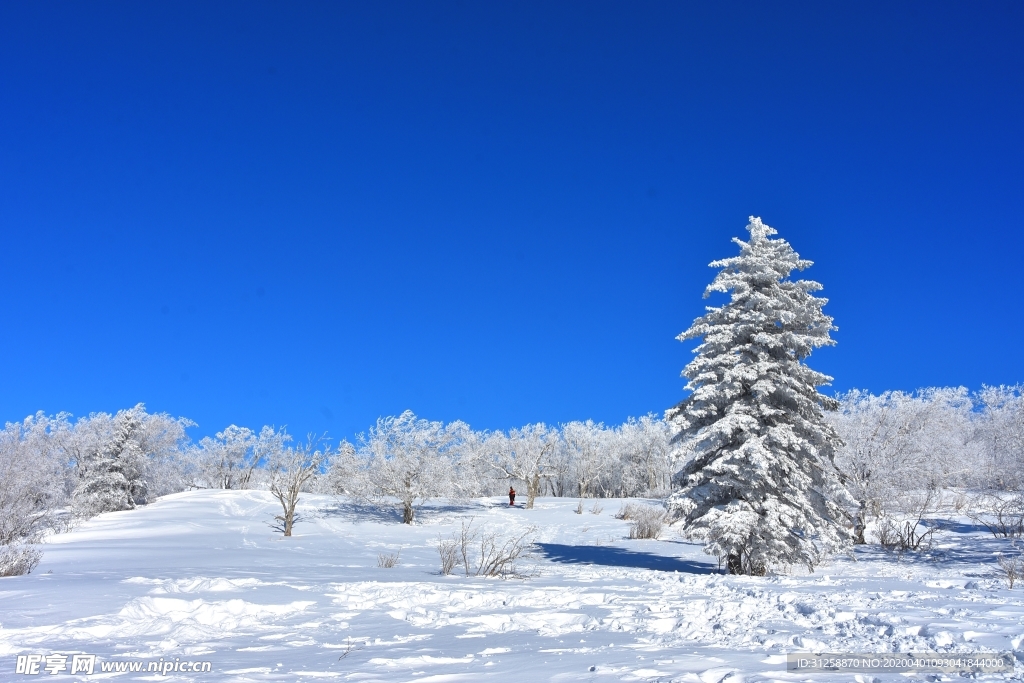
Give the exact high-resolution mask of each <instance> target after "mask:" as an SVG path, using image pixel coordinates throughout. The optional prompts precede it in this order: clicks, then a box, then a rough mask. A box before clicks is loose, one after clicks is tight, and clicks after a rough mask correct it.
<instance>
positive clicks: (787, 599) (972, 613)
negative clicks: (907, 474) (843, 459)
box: [0, 491, 1024, 683]
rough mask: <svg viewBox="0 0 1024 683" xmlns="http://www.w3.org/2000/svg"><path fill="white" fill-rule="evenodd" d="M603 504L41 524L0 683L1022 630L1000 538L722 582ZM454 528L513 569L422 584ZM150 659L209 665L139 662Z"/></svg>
mask: <svg viewBox="0 0 1024 683" xmlns="http://www.w3.org/2000/svg"><path fill="white" fill-rule="evenodd" d="M621 502H622V501H614V500H605V501H600V504H601V505H603V507H604V510H603V511H602V512H601V513H600V514H592V513H590V512H589V508H590V501H588V505H587V506H586V507H585V511H584V513H583V514H582V515H577V514H575V512H574V511H575V508H576V504H577V501H575V500H567V499H539V500H538V509H535V510H524V509H521V508H516V509H509V508H508V507H507V506H505V505H504V504H503V503H502V501H501V500H499V499H482V500H475V501H471V502H469V503H466V504H463V505H441V504H438V505H435V506H431V507H427V508H426V509H424V510H423V511H422V513H421V514H420V515H419V518H418V521H417V523H416V524H413V525H411V526H407V525H402V524H400V523H399V520H400V518H399V516H398V513H397V512H393V511H390V510H383V511H382V510H378V509H375V508H372V507H366V506H361V505H358V504H355V503H352V502H347V501H344V500H337V499H334V498H331V497H327V496H312V495H307V496H304V497H303V505H302V510H301V511H302V513H303V514H304V515H305V517H306V519H305V520H304V521H302V522H300V523H299V524H298V525H297V526H296V536H294V537H292V538H284V537H282V536H280V535H279V534H276V533H274V532H273V531H271V529H270V528H269V526H268V522H269V521H270V520H271V519H272V517H273V515H275V514H278V511H279V508H278V507H277V503H276V501H274V500H273V499H272V498H271V497H270V495H269V494H268V493H266V492H262V491H193V492H187V493H181V494H176V495H172V496H167V497H164V498H161V499H159V500H157V501H156V502H154V503H153V504H151V505H149V506H146V507H144V508H140V509H138V510H134V511H127V512H117V513H110V514H105V515H102V516H100V517H97V518H95V519H92V520H90V521H89V522H87V523H85V524H82V525H81V526H80V527H79V528H78V529H76V530H75V531H73V532H71V533H67V534H62V535H57V536H53V537H51V538H50V539H49V543H47V544H46V545H45V546H43V549H44V550H45V556H44V559H43V562H42V564H41V565H40V566H39V567H38V568H37V569H36V570H35V571H34V572H33V573H32V574H31V575H29V576H23V577H13V578H5V579H0V679H2V680H32V679H33V677H32V676H23V675H17V674H16V673H15V667H16V661H17V657H18V655H22V656H25V655H30V654H41V655H49V654H53V653H62V654H71V653H88V654H96V655H98V662H107V663H110V662H130V661H143V662H144V664H143V671H142V672H139V673H130V672H126V673H122V674H115V673H108V674H102V673H100V671H99V666H100V664H99V663H98V664H97V669H96V672H95V673H94V675H92V676H80V675H77V674H76V675H75V676H73V677H72V676H71V675H70V674H68V673H67V671H64V672H60V673H58V674H56V675H50V674H47V673H45V672H44V673H40V674H39V675H38V676H36V677H37V678H38V677H42V678H45V679H47V680H61V679H63V680H71V679H74V680H98V679H100V678H102V677H104V676H106V677H109V676H116V677H117V678H118V679H121V680H171V679H173V680H195V681H270V680H282V681H295V680H310V679H313V678H324V679H327V680H360V681H369V680H381V681H415V680H423V681H459V680H466V681H469V680H473V681H476V680H499V679H500V680H508V679H509V678H514V679H515V680H517V681H547V680H550V681H575V680H581V681H596V680H607V681H612V680H626V681H629V680H644V681H646V680H686V681H693V683H719V682H720V681H722V680H724V679H725V678H726V677H728V676H730V675H732V676H733V678H730V679H729V680H730V681H734V680H740V679H745V680H749V681H757V680H823V681H824V680H843V681H849V680H850V678H851V677H850V675H849V674H846V675H830V674H810V675H809V674H806V673H800V674H799V675H797V674H787V673H786V671H785V669H786V663H785V654H786V653H787V652H793V651H853V652H887V651H903V652H908V651H916V652H921V651H980V650H991V651H1006V650H1011V649H1017V648H1018V647H1020V646H1021V643H1022V640H1024V599H1022V598H1024V595H1022V593H1021V591H1020V589H1017V590H1013V591H1010V590H1008V589H1006V587H1005V584H1004V583H1003V582H1001V581H999V580H998V579H997V578H996V572H995V562H994V559H993V553H994V552H995V551H997V550H1005V549H1008V547H1009V546H1008V543H1007V542H1004V541H999V540H995V539H992V538H991V536H990V535H988V534H986V533H985V532H983V531H979V530H978V529H975V528H973V527H970V526H967V525H959V526H954V527H953V528H952V529H951V530H949V531H946V532H944V535H943V536H941V537H940V544H939V545H940V547H939V548H938V549H937V550H935V551H933V552H932V553H931V554H930V555H929V556H928V557H921V558H907V557H904V558H903V560H901V561H898V560H897V559H896V558H895V557H892V556H889V555H885V554H883V553H880V552H878V551H877V550H876V549H873V548H870V547H869V548H867V549H863V550H861V551H858V556H857V561H856V562H854V561H852V560H850V559H846V558H842V559H838V560H836V561H835V562H833V563H832V564H831V565H826V566H824V567H822V568H821V569H820V570H819V571H818V572H817V573H815V574H811V575H805V574H803V573H800V572H795V573H794V574H793V575H791V576H779V577H768V578H754V577H731V576H723V575H721V574H718V573H717V565H716V564H715V563H714V561H713V560H711V559H710V558H708V557H707V556H706V555H704V554H703V553H701V552H700V548H699V547H698V546H696V545H693V544H690V543H686V542H684V541H682V540H680V539H679V538H678V537H677V536H676V535H675V534H674V532H673V531H671V530H669V531H668V532H667V533H665V534H664V535H663V539H662V540H660V541H653V540H647V541H631V540H628V539H627V538H626V534H627V527H628V525H627V523H626V522H624V521H621V520H617V519H614V518H613V515H614V513H615V512H616V510H618V507H619V505H620V503H621ZM469 518H473V520H474V525H475V526H478V527H479V528H481V529H484V530H490V531H496V532H501V533H512V532H514V531H516V530H521V529H525V528H527V527H528V526H534V525H535V526H536V527H537V541H538V545H537V552H536V554H535V555H534V556H533V558H532V559H530V560H529V561H528V562H527V563H525V564H524V565H523V566H524V568H525V569H526V570H527V571H528V573H530V574H532V576H530V577H529V578H526V579H509V580H499V579H487V578H477V577H465V576H460V575H459V574H458V570H457V571H456V574H455V575H452V576H442V575H441V574H440V572H439V568H440V561H439V559H438V554H437V551H436V544H437V539H438V536H439V534H440V535H448V534H450V533H451V532H452V530H454V529H457V528H458V527H459V525H460V523H461V521H463V520H466V519H469ZM943 546H945V547H943ZM380 552H385V553H394V552H400V559H399V564H398V566H396V567H394V568H390V569H387V568H379V567H377V555H378V553H380ZM161 659H162V660H163V661H164V662H170V661H174V660H190V661H193V660H194V661H209V662H210V663H211V671H210V672H208V673H181V672H177V673H175V672H171V673H169V674H168V675H166V676H164V675H157V674H154V673H147V672H146V671H145V662H150V661H159V660H161ZM1020 671H1021V669H1020V666H1019V665H1018V673H1017V674H1015V676H1016V677H1019V676H1020V673H1019V672H1020ZM736 677H739V678H736ZM1007 677H1008V676H1007V675H999V676H993V678H1001V679H1003V678H1007Z"/></svg>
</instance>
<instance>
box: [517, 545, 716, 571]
mask: <svg viewBox="0 0 1024 683" xmlns="http://www.w3.org/2000/svg"><path fill="white" fill-rule="evenodd" d="M536 547H537V548H539V549H540V554H541V555H543V556H544V557H545V558H546V559H548V560H551V561H552V562H561V563H564V564H597V565H603V566H606V567H634V568H637V569H654V570H656V571H662V572H684V573H686V574H718V573H719V571H718V565H716V564H711V563H710V562H693V561H691V560H681V559H679V558H678V557H667V556H665V555H655V554H654V553H643V552H637V551H635V550H625V549H624V548H616V547H615V546H594V545H563V544H561V543H537V544H536Z"/></svg>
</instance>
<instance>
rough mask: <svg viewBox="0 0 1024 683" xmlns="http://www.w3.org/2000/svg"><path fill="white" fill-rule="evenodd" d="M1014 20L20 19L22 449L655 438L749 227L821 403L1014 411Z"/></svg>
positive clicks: (159, 7) (1023, 11) (621, 13)
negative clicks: (549, 435) (468, 434)
mask: <svg viewBox="0 0 1024 683" xmlns="http://www.w3.org/2000/svg"><path fill="white" fill-rule="evenodd" d="M1022 35H1024V3H1021V2H983V3H977V2H962V3H943V2H920V3H891V2H878V3H866V2H857V3H831V2H830V3H822V2H807V3H764V2H757V3H754V2H751V3H729V2H721V3H719V2H692V3H675V2H662V3H624V2H623V3H601V2H575V3H557V2H549V1H545V2H538V3H519V2H516V3H493V2H460V3H447V2H426V3H424V2H421V3H408V4H390V3H385V2H371V3H358V4H357V3H350V4H343V3H336V2H325V3H313V2H305V3H280V2H276V3H255V2H244V3H242V2H239V3H228V2H201V3H188V2H173V3H171V2H165V3H152V2H147V3H139V2H102V3H97V2H92V3H68V2H28V1H23V2H5V3H3V4H0V236H2V240H3V241H2V248H0V292H2V295H3V303H4V312H3V322H2V323H0V325H2V328H0V354H2V359H3V370H2V372H0V420H16V419H20V418H21V417H24V416H25V415H27V414H29V413H31V412H34V411H36V410H44V411H46V412H47V413H53V412H57V411H70V412H72V413H74V414H75V415H83V414H87V413H88V412H90V411H98V410H107V411H111V410H116V409H118V408H121V407H127V406H131V405H134V404H135V403H137V402H139V401H142V402H145V403H146V404H147V406H148V407H149V409H150V410H153V411H167V412H170V413H172V414H174V415H184V416H187V417H190V418H192V419H194V420H196V421H197V422H198V423H199V428H198V429H197V430H193V431H194V434H195V435H197V436H198V435H201V434H209V433H212V432H214V431H217V430H219V429H221V428H223V427H224V426H226V425H227V424H229V423H236V424H240V425H247V426H250V427H254V428H256V427H259V426H261V425H263V424H275V425H287V426H288V428H289V430H290V431H291V432H292V433H296V434H300V435H302V434H305V433H306V432H307V431H310V430H316V431H323V430H327V431H329V432H330V433H331V434H332V435H334V436H335V437H349V438H351V436H352V435H353V434H354V433H355V432H358V431H361V430H364V429H365V428H366V427H367V426H369V425H370V424H371V423H372V422H373V420H375V419H376V418H377V417H378V416H379V415H387V414H394V413H398V412H400V411H402V410H404V409H406V408H409V409H412V410H414V411H415V412H416V413H418V414H420V415H422V416H424V417H428V418H431V419H440V420H453V419H457V418H458V419H464V420H466V421H467V422H469V423H470V424H471V425H473V426H474V427H478V428H487V429H495V428H508V427H511V426H516V425H521V424H524V423H527V422H534V421H546V422H552V423H553V422H562V421H568V420H573V419H586V418H593V419H595V420H602V421H605V422H609V423H618V422H621V421H622V420H623V419H625V418H626V416H629V415H639V414H643V413H646V412H648V411H655V412H658V413H660V412H661V411H662V410H664V409H665V408H667V407H669V406H671V405H672V404H674V403H675V402H677V401H679V400H680V399H681V398H682V397H683V395H684V394H683V391H682V386H683V380H682V379H680V377H679V373H680V371H681V369H682V368H683V366H684V365H685V364H686V363H687V362H688V361H689V359H690V357H691V355H690V352H689V348H690V346H689V345H684V344H680V343H679V342H677V341H675V339H674V337H675V336H676V335H677V334H678V333H679V332H681V331H682V330H684V329H685V328H686V327H687V326H688V325H689V324H690V322H691V321H692V319H693V318H694V317H696V316H698V315H700V314H701V313H702V311H703V308H702V307H703V306H704V305H705V303H706V302H705V301H704V300H703V299H702V298H701V294H702V291H703V289H704V287H705V285H706V284H707V283H708V282H709V281H710V280H711V278H712V277H713V275H714V271H712V270H711V269H710V268H708V267H707V263H708V262H709V261H711V260H713V259H715V258H721V257H725V256H729V255H732V254H734V253H735V246H734V245H732V244H731V243H730V241H729V240H730V238H731V237H733V236H740V235H743V234H745V233H744V231H743V227H744V225H745V224H746V219H747V216H748V215H750V214H754V215H759V216H761V217H763V219H764V220H765V222H767V223H769V224H770V225H772V226H774V227H776V228H777V229H778V230H779V232H780V236H782V237H784V238H786V239H787V240H789V241H790V243H791V244H792V245H793V246H794V248H795V249H796V250H797V251H798V252H799V253H800V254H801V256H803V257H805V258H809V259H811V260H813V261H815V266H814V267H813V268H811V269H810V270H809V271H807V272H806V276H807V277H810V278H812V279H816V280H818V281H820V282H821V283H823V284H824V286H825V289H824V292H823V295H824V296H827V297H829V298H830V303H829V304H828V306H827V307H826V309H825V310H826V311H827V312H828V313H829V314H831V315H832V316H834V317H835V320H836V324H837V325H838V326H839V328H840V330H839V332H838V333H836V334H835V338H836V339H837V340H838V346H836V347H834V348H831V349H824V350H821V351H819V352H817V353H816V354H815V355H814V356H812V357H811V359H810V364H811V365H812V366H813V367H815V368H817V369H820V370H822V371H824V372H828V373H830V374H832V375H834V376H835V377H836V381H835V383H834V387H833V388H834V389H835V390H845V389H849V388H852V387H862V388H868V389H871V390H873V391H881V390H884V389H913V388H916V387H920V386H928V385H961V384H962V385H966V386H968V387H971V388H978V387H980V386H981V385H982V384H983V383H988V384H999V383H1017V382H1021V381H1024V359H1022V354H1021V349H1022V348H1024V342H1022V333H1024V323H1022V318H1024V316H1022V312H1024V306H1022V303H1021V286H1020V283H1021V276H1022V272H1024V269H1022V267H1021V254H1022V247H1024V240H1022V237H1021V211H1022V208H1024V207H1022V204H1024V202H1022V199H1024V162H1022V160H1024V40H1021V36H1022Z"/></svg>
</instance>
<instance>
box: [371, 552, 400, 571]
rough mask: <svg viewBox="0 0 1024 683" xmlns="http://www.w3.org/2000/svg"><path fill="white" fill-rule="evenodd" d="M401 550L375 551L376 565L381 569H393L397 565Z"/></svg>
mask: <svg viewBox="0 0 1024 683" xmlns="http://www.w3.org/2000/svg"><path fill="white" fill-rule="evenodd" d="M401 555H402V551H398V552H395V553H377V566H378V567H379V568H381V569H393V568H395V567H397V566H398V558H399V557H401Z"/></svg>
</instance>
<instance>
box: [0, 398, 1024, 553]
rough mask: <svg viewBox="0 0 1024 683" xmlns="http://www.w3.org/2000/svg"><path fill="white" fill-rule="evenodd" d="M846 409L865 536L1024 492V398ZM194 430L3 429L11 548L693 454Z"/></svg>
mask: <svg viewBox="0 0 1024 683" xmlns="http://www.w3.org/2000/svg"><path fill="white" fill-rule="evenodd" d="M837 400H838V403H837V406H838V408H837V410H835V411H831V412H828V413H826V419H827V420H828V422H829V423H830V424H831V425H832V426H833V427H834V428H835V430H836V432H837V433H838V434H839V437H840V439H841V441H842V445H841V446H840V447H839V448H838V449H837V451H836V456H835V461H836V466H837V468H838V471H839V472H840V475H841V476H842V479H843V482H844V483H845V485H846V487H847V489H848V490H849V492H850V493H851V494H852V495H853V497H854V499H855V500H856V508H855V509H853V510H852V511H851V515H852V519H855V520H857V521H858V523H859V529H860V532H862V530H863V528H864V523H865V522H866V521H867V520H868V518H869V517H877V516H879V515H883V514H885V511H886V510H887V509H892V508H893V506H895V505H897V504H898V501H900V500H901V498H903V497H905V495H904V494H905V493H906V492H907V491H909V490H926V489H942V488H952V487H958V488H967V489H971V490H977V491H1021V490H1024V457H1022V455H1024V398H1022V392H1021V387H1020V386H1002V387H985V388H983V389H982V390H981V391H977V392H973V393H971V392H968V391H967V390H966V389H964V388H962V387H961V388H930V389H922V390H919V391H916V392H901V391H887V392H884V393H882V394H878V395H876V394H871V393H869V392H866V391H851V392H848V393H845V394H842V395H839V396H838V397H837ZM193 426H195V424H194V423H193V422H192V421H190V420H188V419H187V418H182V417H178V418H175V417H172V416H170V415H168V414H166V413H149V412H147V411H146V409H145V407H144V406H143V405H141V404H140V405H137V406H135V407H133V408H129V409H125V410H121V411H118V412H117V413H114V414H110V413H94V414H91V415H88V416H86V417H82V418H79V419H77V420H75V419H72V416H70V415H68V414H64V413H62V414H58V415H55V416H46V415H44V414H43V413H37V414H35V415H32V416H29V417H27V418H25V419H24V420H22V421H21V422H9V423H7V424H6V427H5V428H4V429H3V430H2V431H0V545H8V544H11V543H15V542H18V541H20V540H25V539H36V538H38V537H39V535H40V534H41V533H43V532H45V531H47V530H50V529H54V528H61V527H62V526H66V525H67V524H68V523H69V522H70V521H72V520H73V519H75V518H88V517H91V516H93V515H96V514H99V513H102V512H109V511H115V510H127V509H131V508H134V507H136V506H138V505H145V504H146V503H147V502H149V501H151V500H152V499H154V498H156V497H158V496H162V495H165V494H168V493H174V492H178V491H185V490H188V489H199V488H213V489H266V490H270V489H271V488H273V487H275V486H277V487H280V486H281V485H282V484H281V482H282V481H284V478H285V477H286V475H287V474H288V472H289V471H295V470H301V469H302V468H303V463H305V468H306V470H308V472H307V475H306V478H305V479H304V480H303V481H302V485H301V489H302V491H305V492H320V493H345V494H350V495H354V496H358V497H362V498H366V499H394V500H397V501H399V505H400V507H401V508H402V512H403V517H404V518H405V521H412V519H413V518H414V514H415V508H416V507H417V506H418V505H419V504H421V503H422V502H423V501H426V500H430V499H435V498H452V499H457V498H468V497H477V496H486V495H496V494H500V493H503V492H504V491H505V490H506V489H507V487H508V486H510V485H511V486H514V487H516V488H517V489H518V490H519V493H520V497H521V498H522V499H524V501H525V504H526V506H527V507H530V506H532V504H533V501H534V500H535V499H536V498H537V497H539V496H556V497H575V498H606V497H647V498H664V497H665V496H667V495H669V493H670V492H671V490H672V488H673V476H674V475H675V474H676V472H677V471H678V470H679V469H680V468H681V467H682V466H683V465H685V463H687V462H689V461H692V460H693V458H694V454H693V453H688V452H686V451H685V450H684V449H683V448H682V447H681V445H680V444H679V443H675V444H674V443H673V442H672V437H673V432H672V428H671V425H670V423H668V422H666V421H665V420H662V419H660V418H657V417H655V416H653V415H645V416H643V417H640V418H638V419H630V420H627V421H626V422H625V423H623V424H621V425H617V426H608V425H604V424H601V423H595V422H592V421H585V422H568V423H565V424H561V425H557V426H549V425H545V424H542V423H538V424H531V425H526V426H524V427H520V428H514V429H510V430H507V431H481V430H473V429H471V428H470V427H469V425H467V424H466V423H464V422H461V421H455V422H449V423H442V422H437V421H430V420H426V419H423V418H419V417H417V416H416V415H414V414H413V413H411V412H409V411H406V412H405V413H402V414H401V415H398V416H390V417H383V418H380V419H379V420H377V422H376V424H375V425H373V426H372V427H371V428H370V429H369V430H367V431H366V432H365V433H364V434H362V435H360V437H359V438H358V439H357V440H356V443H354V444H353V443H349V442H347V441H342V442H341V443H340V444H337V445H333V446H332V445H331V444H329V443H328V442H327V441H326V440H324V439H319V440H318V439H315V438H314V439H312V440H306V441H305V442H302V443H298V444H297V443H295V442H294V439H293V437H292V436H291V435H289V434H288V433H287V432H286V431H285V430H283V429H277V428H274V427H270V426H265V427H263V428H262V429H261V430H259V431H255V430H252V429H249V428H246V427H238V426H235V425H231V426H229V427H227V428H225V429H224V430H223V431H220V432H218V433H217V434H216V435H214V436H211V437H204V438H202V439H200V440H198V442H193V441H192V440H190V438H189V437H188V434H187V430H188V429H189V428H190V427H193ZM299 456H301V457H299ZM309 463H315V466H314V467H312V468H310V467H309ZM676 486H677V487H678V481H677V483H676Z"/></svg>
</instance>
